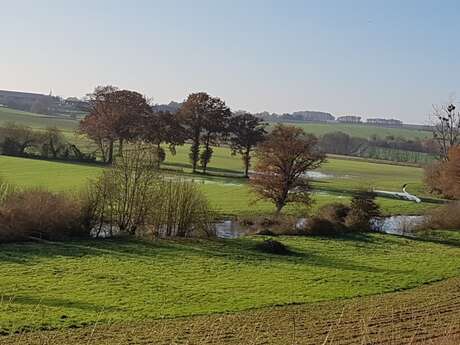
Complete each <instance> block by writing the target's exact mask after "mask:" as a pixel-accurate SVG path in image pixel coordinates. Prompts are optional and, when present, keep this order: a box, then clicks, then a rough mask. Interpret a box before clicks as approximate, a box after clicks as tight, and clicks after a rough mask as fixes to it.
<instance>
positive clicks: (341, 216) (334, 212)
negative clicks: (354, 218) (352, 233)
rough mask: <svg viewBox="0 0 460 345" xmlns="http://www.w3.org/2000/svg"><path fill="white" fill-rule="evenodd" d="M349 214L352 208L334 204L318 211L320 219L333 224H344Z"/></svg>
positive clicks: (337, 203)
mask: <svg viewBox="0 0 460 345" xmlns="http://www.w3.org/2000/svg"><path fill="white" fill-rule="evenodd" d="M349 212H350V206H347V205H345V204H342V203H339V202H334V203H331V204H327V205H324V206H323V207H321V208H320V209H319V210H318V217H319V218H322V219H324V220H328V221H330V222H332V223H344V222H345V218H346V217H347V215H348V213H349Z"/></svg>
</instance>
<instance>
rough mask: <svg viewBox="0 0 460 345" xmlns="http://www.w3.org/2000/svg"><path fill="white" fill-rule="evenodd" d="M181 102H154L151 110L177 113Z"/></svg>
mask: <svg viewBox="0 0 460 345" xmlns="http://www.w3.org/2000/svg"><path fill="white" fill-rule="evenodd" d="M182 104H183V103H178V102H174V101H172V102H169V103H168V104H155V105H154V106H152V109H153V111H169V112H170V113H177V112H178V111H179V109H180V107H181V106H182Z"/></svg>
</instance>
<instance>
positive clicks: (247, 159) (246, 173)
mask: <svg viewBox="0 0 460 345" xmlns="http://www.w3.org/2000/svg"><path fill="white" fill-rule="evenodd" d="M243 161H244V177H246V178H248V177H249V165H250V163H251V151H250V149H249V148H246V152H245V153H244V155H243Z"/></svg>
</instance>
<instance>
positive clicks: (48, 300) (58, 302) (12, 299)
mask: <svg viewBox="0 0 460 345" xmlns="http://www.w3.org/2000/svg"><path fill="white" fill-rule="evenodd" d="M1 297H2V300H3V301H4V303H7V304H22V305H30V306H34V307H35V308H38V307H39V306H45V307H52V308H75V309H81V310H87V311H100V310H104V311H124V310H125V309H124V308H120V307H114V306H108V305H100V304H94V303H89V302H83V301H74V300H70V299H66V298H57V297H39V296H24V295H14V296H8V295H5V296H1Z"/></svg>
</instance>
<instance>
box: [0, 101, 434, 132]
mask: <svg viewBox="0 0 460 345" xmlns="http://www.w3.org/2000/svg"><path fill="white" fill-rule="evenodd" d="M7 122H15V123H17V124H21V125H25V126H30V127H32V128H46V127H53V126H56V127H58V128H60V129H62V130H65V131H71V130H74V129H76V128H77V127H78V120H72V119H65V118H62V117H53V116H45V115H40V114H34V113H29V112H25V111H20V110H15V109H10V108H2V107H0V125H4V124H5V123H7ZM287 124H288V125H292V126H297V127H301V128H303V129H304V130H305V131H306V132H307V133H313V134H315V135H317V136H321V135H323V134H325V133H331V132H337V131H340V132H344V133H347V134H348V135H350V136H354V137H360V138H369V137H371V136H373V135H377V136H379V137H382V138H383V137H386V136H388V135H393V136H395V137H403V138H406V139H416V138H420V139H424V138H431V136H432V134H431V132H428V131H423V130H418V129H408V128H385V127H378V126H368V125H354V124H339V123H287ZM273 125H274V124H270V126H273Z"/></svg>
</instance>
